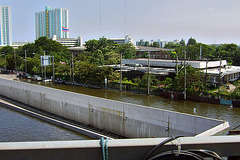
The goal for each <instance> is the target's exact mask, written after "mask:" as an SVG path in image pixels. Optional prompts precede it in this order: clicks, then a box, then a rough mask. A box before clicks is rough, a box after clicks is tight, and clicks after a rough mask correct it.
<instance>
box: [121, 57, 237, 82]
mask: <svg viewBox="0 0 240 160" xmlns="http://www.w3.org/2000/svg"><path fill="white" fill-rule="evenodd" d="M122 63H123V64H124V65H127V66H129V68H128V69H129V71H130V70H138V71H141V70H142V69H143V68H145V67H147V66H148V59H144V58H142V59H123V60H122ZM220 63H221V67H220ZM133 64H136V67H131V66H133ZM176 64H178V65H184V61H180V60H178V61H176V60H166V59H150V68H151V69H150V71H158V72H157V73H158V74H160V72H162V73H163V74H166V73H173V72H174V73H176V70H175V67H176ZM186 64H187V65H191V66H192V67H194V68H197V69H200V70H201V71H202V72H204V73H207V74H208V75H209V76H210V82H211V83H219V82H220V79H221V82H228V81H235V80H237V79H238V78H239V77H240V66H228V65H227V61H226V60H221V61H220V60H218V61H204V60H201V61H188V60H187V61H186ZM142 67H143V68H142ZM146 70H147V69H146V68H145V72H146ZM152 73H154V72H152ZM155 73H156V72H155Z"/></svg>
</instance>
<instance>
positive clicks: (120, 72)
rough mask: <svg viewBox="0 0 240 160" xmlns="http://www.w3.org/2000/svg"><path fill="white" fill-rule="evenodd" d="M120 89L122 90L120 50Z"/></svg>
mask: <svg viewBox="0 0 240 160" xmlns="http://www.w3.org/2000/svg"><path fill="white" fill-rule="evenodd" d="M120 91H121V92H122V52H121V53H120Z"/></svg>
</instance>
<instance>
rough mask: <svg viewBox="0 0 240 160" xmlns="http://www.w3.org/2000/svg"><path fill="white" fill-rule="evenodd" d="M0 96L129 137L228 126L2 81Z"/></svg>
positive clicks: (212, 131)
mask: <svg viewBox="0 0 240 160" xmlns="http://www.w3.org/2000/svg"><path fill="white" fill-rule="evenodd" d="M0 95H3V96H6V97H9V98H11V99H14V100H17V101H19V102H22V103H25V104H27V105H30V106H34V107H37V108H39V109H43V110H45V111H48V112H50V113H54V114H57V115H59V116H63V117H66V118H69V119H72V120H74V121H77V122H81V123H83V124H86V125H90V126H93V127H96V128H99V129H103V130H106V131H108V132H112V133H115V134H118V135H122V136H125V137H132V138H139V137H141V138H143V137H146V138H147V137H168V136H172V135H184V136H195V135H198V134H200V133H201V134H202V133H203V132H205V133H204V134H203V135H213V134H215V133H216V132H219V131H221V130H223V129H225V128H227V127H229V124H228V122H223V121H220V120H215V119H210V118H204V117H200V116H194V115H188V114H183V113H178V112H172V111H167V110H162V109H156V108H150V107H145V106H141V105H136V104H129V103H123V102H118V101H113V100H107V99H103V98H97V97H93V96H88V95H83V94H78V93H73V92H68V91H62V90H58V89H53V88H48V87H43V86H37V85H32V84H28V83H23V82H16V81H9V80H5V79H0ZM212 128H213V129H212ZM216 128H217V129H216Z"/></svg>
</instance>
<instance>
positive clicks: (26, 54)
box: [25, 49, 27, 73]
mask: <svg viewBox="0 0 240 160" xmlns="http://www.w3.org/2000/svg"><path fill="white" fill-rule="evenodd" d="M25 73H27V50H26V49H25Z"/></svg>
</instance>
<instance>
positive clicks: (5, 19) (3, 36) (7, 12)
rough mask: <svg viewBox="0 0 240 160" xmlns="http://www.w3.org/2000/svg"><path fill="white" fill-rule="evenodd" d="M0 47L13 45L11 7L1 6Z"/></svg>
mask: <svg viewBox="0 0 240 160" xmlns="http://www.w3.org/2000/svg"><path fill="white" fill-rule="evenodd" d="M0 45H1V46H5V45H12V17H11V7H9V6H1V5H0Z"/></svg>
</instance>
